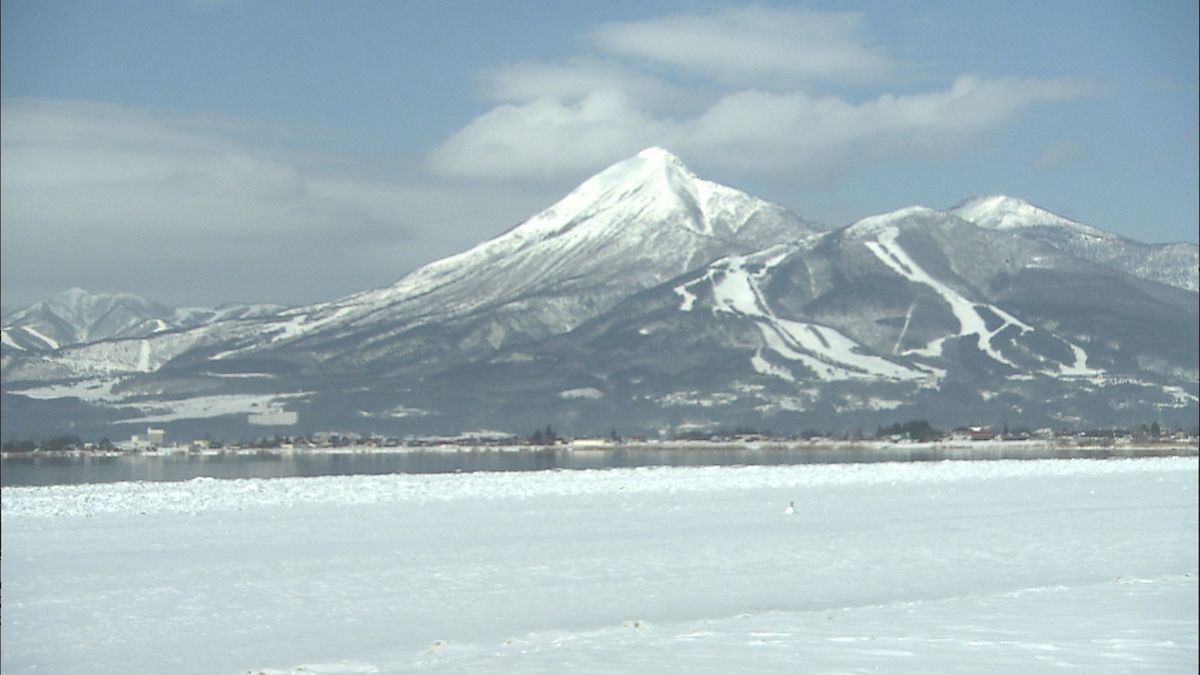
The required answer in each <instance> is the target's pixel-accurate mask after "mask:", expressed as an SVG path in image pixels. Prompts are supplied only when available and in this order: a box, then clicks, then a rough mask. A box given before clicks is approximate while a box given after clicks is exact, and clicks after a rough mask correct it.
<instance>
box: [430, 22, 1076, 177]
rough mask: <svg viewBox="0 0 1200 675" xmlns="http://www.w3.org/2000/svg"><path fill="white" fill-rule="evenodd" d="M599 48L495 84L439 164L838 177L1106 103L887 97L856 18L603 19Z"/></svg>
mask: <svg viewBox="0 0 1200 675" xmlns="http://www.w3.org/2000/svg"><path fill="white" fill-rule="evenodd" d="M588 36H589V38H590V44H591V45H593V47H594V48H595V49H597V50H599V51H600V52H602V53H603V56H602V57H601V56H597V55H595V54H582V55H578V56H576V57H574V58H570V59H567V60H566V61H563V62H559V63H547V62H523V63H519V64H510V65H506V66H500V67H497V68H495V69H493V70H491V71H489V72H487V73H485V74H484V75H483V79H484V81H485V84H484V87H483V89H484V93H485V95H487V96H489V97H490V98H492V99H494V100H495V101H496V103H497V104H496V105H495V106H494V107H492V108H491V109H490V110H487V111H486V112H483V113H482V114H480V115H478V116H477V117H475V118H474V119H472V120H471V121H470V122H468V123H467V124H466V125H465V126H464V127H462V128H461V129H459V130H458V131H456V132H454V133H453V134H451V135H450V136H449V137H448V138H446V139H445V140H444V141H443V142H442V143H441V144H440V145H439V146H438V147H436V148H435V149H434V150H433V151H432V152H431V153H430V155H429V163H430V166H431V168H432V169H433V170H434V171H436V172H438V173H440V174H442V175H445V176H451V177H468V178H484V179H493V180H494V179H500V180H512V179H518V180H533V181H539V180H541V181H544V180H547V179H549V178H551V177H555V176H558V175H560V174H561V173H562V172H564V171H565V172H575V173H579V172H582V171H585V170H586V169H587V168H588V167H592V166H596V165H597V164H603V163H607V162H612V161H616V160H617V159H619V158H620V157H623V156H626V155H628V154H630V153H632V152H636V151H637V149H638V148H641V147H645V146H646V145H649V144H660V145H665V146H667V147H671V148H674V149H676V150H677V151H679V152H682V153H685V154H687V155H688V156H689V157H693V158H696V159H697V160H699V161H700V162H701V163H703V164H704V165H705V166H708V167H717V168H729V169H733V170H738V171H747V170H749V171H758V172H769V173H775V174H779V173H784V174H787V175H792V176H802V177H810V176H814V175H819V176H822V177H828V176H831V175H837V174H839V173H841V172H843V171H845V170H848V169H852V168H855V167H858V166H861V165H862V164H864V163H866V162H872V161H877V160H879V159H881V158H882V159H891V158H894V157H896V156H898V155H901V154H903V153H918V154H922V155H926V156H928V155H930V154H937V153H940V152H943V151H945V150H947V149H960V148H963V147H969V144H971V143H977V142H978V141H979V140H980V139H982V138H986V136H987V134H988V133H989V132H993V131H995V130H997V129H999V128H1000V127H1002V126H1003V125H1005V124H1007V123H1009V122H1011V121H1013V120H1014V119H1016V118H1017V117H1018V116H1019V115H1020V114H1022V113H1024V112H1026V111H1027V110H1030V109H1033V108H1036V107H1038V106H1042V105H1047V104H1051V103H1054V102H1059V101H1067V100H1072V99H1077V98H1080V97H1085V96H1089V95H1091V94H1094V93H1096V91H1097V89H1096V86H1095V85H1094V84H1093V83H1091V82H1088V81H1086V80H1082V79H1078V78H1036V77H1012V76H999V77H997V76H982V75H972V74H962V75H960V76H958V77H957V78H955V79H954V80H953V82H951V83H950V84H949V85H948V86H947V85H942V86H941V87H936V86H935V87H934V88H933V89H928V90H925V91H900V92H897V91H889V90H888V88H887V87H886V86H881V85H878V84H877V83H878V82H880V81H881V78H882V77H883V76H884V75H886V74H890V73H894V72H896V71H901V70H902V68H903V65H902V64H901V63H899V62H898V61H896V60H895V59H893V58H891V57H889V56H888V55H887V54H885V53H884V52H883V51H882V50H881V49H880V48H878V47H876V46H874V41H873V40H872V39H871V36H870V35H869V34H868V31H867V29H866V27H865V24H864V22H863V19H862V16H861V15H860V14H858V13H850V12H819V11H812V10H806V9H798V8H797V9H768V8H761V7H760V8H741V9H726V10H722V11H718V12H715V13H709V14H677V15H671V16H665V17H659V18H653V19H645V20H638V21H628V22H614V23H607V24H604V25H602V26H600V27H598V28H596V29H594V30H593V31H591V32H590V33H588ZM659 66H667V67H670V68H671V69H673V72H674V73H675V76H674V77H668V76H666V75H665V74H663V71H662V69H661V68H660V67H659ZM868 85H874V87H873V88H870V87H868V88H867V89H863V87H867V86H868ZM685 92H686V93H685ZM864 92H866V93H864Z"/></svg>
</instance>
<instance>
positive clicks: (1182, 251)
mask: <svg viewBox="0 0 1200 675" xmlns="http://www.w3.org/2000/svg"><path fill="white" fill-rule="evenodd" d="M950 213H953V214H954V215H956V216H958V217H960V218H963V219H965V220H969V221H971V222H972V223H975V224H976V225H978V226H979V227H986V228H989V229H995V230H1006V231H1010V232H1012V233H1013V234H1016V235H1018V236H1022V237H1026V238H1029V239H1034V240H1036V241H1041V242H1044V243H1047V244H1050V245H1051V246H1054V247H1055V248H1059V249H1061V250H1063V251H1066V252H1067V253H1070V254H1071V255H1073V256H1076V257H1078V258H1083V259H1084V260H1090V261H1092V262H1094V263H1097V264H1099V265H1104V266H1106V267H1111V268H1113V269H1117V270H1120V271H1122V272H1125V273H1126V274H1132V275H1133V276H1135V277H1141V278H1143V279H1150V280H1151V281H1157V282H1159V283H1164V284H1167V285H1169V286H1175V287H1177V288H1183V289H1186V290H1189V291H1196V290H1200V247H1197V245H1196V244H1190V243H1172V244H1143V243H1141V242H1137V241H1132V240H1130V239H1126V238H1125V237H1121V236H1119V235H1116V234H1113V233H1111V232H1105V231H1103V230H1098V229H1096V228H1094V227H1090V226H1088V225H1084V224H1083V223H1077V222H1075V221H1073V220H1071V219H1069V218H1064V217H1063V216H1060V215H1058V214H1056V213H1052V212H1050V211H1047V210H1046V209H1043V208H1041V207H1038V206H1034V205H1033V204H1030V203H1029V202H1027V201H1025V200H1023V199H1017V198H1016V197H1009V196H1007V195H988V196H985V197H974V198H972V199H968V200H966V201H964V202H962V203H961V204H959V205H958V206H955V207H954V208H952V209H950Z"/></svg>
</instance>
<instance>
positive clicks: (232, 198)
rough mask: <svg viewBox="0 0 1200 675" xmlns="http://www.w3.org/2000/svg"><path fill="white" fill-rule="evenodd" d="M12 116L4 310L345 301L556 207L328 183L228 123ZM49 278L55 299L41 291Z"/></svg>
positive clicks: (1, 180) (38, 112) (65, 106)
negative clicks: (71, 290)
mask: <svg viewBox="0 0 1200 675" xmlns="http://www.w3.org/2000/svg"><path fill="white" fill-rule="evenodd" d="M2 114H3V118H4V125H3V127H2V131H0V136H2V137H0V222H2V223H3V229H2V230H0V238H2V240H3V246H2V247H0V255H2V256H3V270H2V271H3V293H4V304H5V306H8V305H10V304H11V305H14V306H16V305H21V304H28V303H30V302H34V301H36V300H40V299H42V297H43V296H44V295H48V294H49V293H53V292H58V291H61V290H62V289H63V288H67V287H69V286H72V285H74V286H81V287H84V288H88V289H90V290H109V291H128V290H134V291H137V292H141V293H144V294H148V295H149V296H150V297H151V299H154V300H158V301H161V302H167V303H188V304H206V303H209V304H214V303H217V302H221V301H225V300H235V299H251V300H255V301H277V302H284V303H292V302H301V301H311V300H315V299H328V298H334V297H338V296H339V295H342V294H346V293H350V292H353V291H357V290H361V289H362V288H367V287H371V286H381V285H384V284H388V283H391V282H393V281H395V280H397V279H398V278H399V277H400V276H402V275H403V274H404V273H405V272H407V271H409V270H411V269H412V268H414V267H415V266H417V265H418V264H421V263H425V262H428V261H430V260H431V259H433V258H435V257H437V256H439V255H446V254H449V253H452V252H456V251H458V250H462V249H464V248H467V247H468V246H470V245H473V244H474V243H477V242H478V241H479V240H480V239H483V238H486V237H488V236H492V235H495V234H497V233H498V232H499V231H501V230H503V229H504V228H505V227H506V226H507V225H508V224H511V223H509V222H507V221H508V220H509V219H516V218H517V217H518V216H517V213H520V214H521V215H523V216H527V215H529V213H531V212H532V210H533V209H534V208H535V206H532V205H533V204H536V205H537V206H541V205H544V204H546V203H548V202H549V197H548V196H546V195H544V194H538V195H537V196H538V197H540V199H536V200H535V199H534V197H531V193H529V192H518V193H516V194H515V195H513V194H512V189H511V188H509V189H507V190H505V191H504V194H500V192H501V191H500V190H498V189H491V190H487V189H478V186H470V185H457V184H442V185H436V184H435V185H430V184H429V182H428V181H418V180H412V179H402V178H390V179H389V178H379V177H374V178H365V177H362V176H353V175H339V176H337V177H336V178H335V177H331V176H329V175H326V174H325V173H324V172H323V171H322V167H321V163H320V162H319V161H316V162H311V161H307V160H305V161H301V160H300V159H297V158H295V157H290V156H286V155H279V154H277V153H274V152H271V151H269V150H267V149H264V147H262V146H261V145H260V144H257V143H254V142H253V141H248V140H246V139H247V138H248V137H252V136H255V135H256V134H257V133H258V132H259V131H260V130H259V129H256V128H254V127H252V126H247V125H241V124H238V123H237V122H235V121H231V120H227V119H212V118H203V117H196V116H183V115H171V114H165V113H161V112H155V111H149V110H143V109H135V108H128V107H123V106H115V105H108V104H99V103H84V102H66V101H55V100H16V101H5V102H4V103H3V110H2ZM505 194H508V195H511V196H509V197H508V198H505ZM47 270H54V277H55V281H54V282H53V283H57V284H58V287H55V288H47V287H45V286H44V285H38V286H35V284H45V283H47V282H46V281H45V279H46V277H47V274H46V271H47ZM148 287H149V288H150V290H149V291H146V290H143V289H146V288H148ZM47 291H48V292H47Z"/></svg>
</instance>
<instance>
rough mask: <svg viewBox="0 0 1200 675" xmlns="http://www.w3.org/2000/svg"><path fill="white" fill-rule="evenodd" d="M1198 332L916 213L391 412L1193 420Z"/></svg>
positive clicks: (1000, 236)
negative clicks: (445, 411) (1191, 417)
mask: <svg viewBox="0 0 1200 675" xmlns="http://www.w3.org/2000/svg"><path fill="white" fill-rule="evenodd" d="M1198 339H1200V335H1198V331H1197V307H1196V303H1195V295H1194V294H1192V293H1189V292H1187V291H1183V290H1180V289H1176V288H1172V287H1168V286H1165V285H1162V284H1157V283H1152V282H1147V281H1145V280H1142V279H1138V278H1135V277H1132V276H1129V275H1125V274H1122V273H1119V272H1114V271H1112V270H1109V269H1107V268H1105V267H1102V266H1098V265H1095V264H1094V263H1090V262H1088V261H1082V260H1079V259H1077V258H1075V257H1073V256H1070V255H1068V254H1066V253H1064V252H1062V251H1060V250H1058V249H1056V248H1054V247H1052V246H1049V245H1046V244H1043V243H1040V242H1037V241H1031V240H1028V239H1025V238H1023V237H1016V236H1013V235H1012V233H1011V232H1006V231H998V230H990V229H984V228H980V227H976V226H974V225H973V224H971V223H968V222H966V221H963V220H961V219H959V218H957V217H955V216H953V215H951V214H948V213H942V212H937V211H933V210H930V209H924V208H911V209H903V210H901V211H898V212H895V213H891V214H885V215H883V216H877V217H873V218H868V219H865V220H864V221H860V222H859V223H856V224H854V225H853V226H850V227H847V228H844V229H842V230H839V231H835V232H831V233H828V234H826V235H823V236H821V237H819V238H815V239H812V240H808V241H806V242H803V243H798V244H792V245H782V246H776V247H772V248H770V249H767V250H763V251H760V252H757V253H753V254H749V255H739V256H731V257H729V258H725V259H722V260H719V261H716V262H714V263H713V264H711V265H709V266H707V267H706V268H703V269H701V270H697V271H695V272H691V273H688V274H685V275H683V276H681V277H679V278H677V279H675V280H673V281H671V282H669V283H667V284H664V285H662V286H659V287H656V288H654V289H651V290H648V291H646V292H644V293H641V294H638V295H636V296H633V297H631V298H630V299H629V300H627V301H626V302H623V303H621V304H620V305H618V306H617V307H615V308H614V309H613V311H612V312H609V313H607V314H605V315H603V316H601V317H598V318H597V319H596V320H594V321H591V322H589V323H587V324H585V325H583V326H581V327H580V328H579V329H577V330H576V331H573V332H572V333H569V334H566V335H562V336H557V337H554V338H550V339H548V340H545V341H542V342H540V343H538V344H536V345H532V346H526V347H522V348H518V349H513V350H506V351H502V352H501V353H499V354H497V355H495V356H494V357H492V358H490V359H488V360H487V361H486V362H484V363H474V364H470V365H468V366H463V367H459V368H456V369H451V370H449V371H446V372H445V373H443V374H441V375H440V376H438V377H436V378H434V379H433V380H432V381H426V382H423V383H422V385H421V387H420V388H411V389H407V390H400V391H397V392H396V393H395V398H394V400H390V401H387V405H391V406H393V409H405V410H423V409H430V410H453V411H454V415H456V416H458V417H466V418H467V419H472V421H475V422H477V423H479V424H486V423H487V421H488V420H489V419H491V420H494V419H510V420H519V421H520V422H522V423H524V424H525V426H528V427H530V428H534V427H533V426H530V425H536V422H537V420H536V419H535V417H536V415H541V416H542V417H543V418H545V419H553V420H558V421H559V423H561V424H563V425H573V426H583V427H584V428H585V429H586V430H588V431H592V432H603V431H604V425H605V424H613V423H615V422H617V421H620V422H621V423H622V424H625V425H637V426H638V427H639V428H641V429H646V428H651V429H653V428H674V429H679V428H687V427H707V428H714V427H717V426H726V427H729V426H734V425H744V426H752V427H756V428H770V429H772V430H775V431H786V430H792V431H798V430H800V429H804V428H815V429H828V428H831V427H833V428H839V427H840V428H843V429H844V428H846V427H847V425H851V426H852V425H861V426H868V427H869V426H873V425H876V424H881V423H888V422H889V421H897V420H903V419H914V418H925V419H929V420H932V421H934V422H935V423H936V424H943V425H945V424H955V425H957V424H963V423H966V422H969V421H977V422H982V423H991V424H996V425H997V426H999V425H1000V424H1003V423H1008V422H1011V423H1013V424H1021V425H1028V426H1053V427H1062V426H1064V425H1066V426H1077V425H1078V426H1111V425H1113V424H1117V423H1121V424H1136V423H1145V422H1146V421H1147V420H1155V419H1164V420H1165V419H1173V420H1176V423H1183V422H1185V421H1186V420H1188V419H1190V418H1189V415H1191V416H1194V414H1195V412H1196V409H1197V394H1198V393H1200V392H1198V391H1197V382H1198V380H1200V363H1198V361H1200V359H1198V356H1197V349H1196V344H1197V340H1198ZM468 383H470V384H469V385H468ZM531 413H532V414H531ZM588 425H592V426H588Z"/></svg>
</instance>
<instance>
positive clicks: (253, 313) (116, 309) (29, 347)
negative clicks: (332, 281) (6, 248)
mask: <svg viewBox="0 0 1200 675" xmlns="http://www.w3.org/2000/svg"><path fill="white" fill-rule="evenodd" d="M282 309H283V307H282V306H281V305H266V304H260V305H246V304H236V303H227V304H224V305H221V306H220V307H216V308H208V307H180V308H170V307H167V306H165V305H162V304H159V303H156V302H151V301H149V300H146V299H145V298H141V297H138V296H136V295H132V294H129V293H89V292H87V291H85V290H83V289H80V288H72V289H70V290H67V291H65V292H63V293H60V294H58V295H56V296H54V297H52V298H48V299H46V300H43V301H41V302H37V303H34V304H33V305H30V306H29V307H25V308H22V309H19V310H16V311H13V312H12V313H10V314H6V315H5V316H4V325H3V340H4V346H5V347H6V348H9V349H12V350H14V351H33V352H46V351H53V350H57V349H61V348H63V347H70V346H72V345H78V344H83V343H89V342H99V341H103V340H119V339H127V338H143V337H148V336H151V335H154V334H156V333H164V332H168V331H177V330H181V329H187V328H194V327H196V326H202V325H205V324H209V323H214V322H217V321H228V320H230V319H244V318H253V317H261V316H266V315H269V314H273V313H276V312H278V311H280V310H282Z"/></svg>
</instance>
